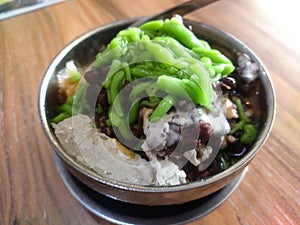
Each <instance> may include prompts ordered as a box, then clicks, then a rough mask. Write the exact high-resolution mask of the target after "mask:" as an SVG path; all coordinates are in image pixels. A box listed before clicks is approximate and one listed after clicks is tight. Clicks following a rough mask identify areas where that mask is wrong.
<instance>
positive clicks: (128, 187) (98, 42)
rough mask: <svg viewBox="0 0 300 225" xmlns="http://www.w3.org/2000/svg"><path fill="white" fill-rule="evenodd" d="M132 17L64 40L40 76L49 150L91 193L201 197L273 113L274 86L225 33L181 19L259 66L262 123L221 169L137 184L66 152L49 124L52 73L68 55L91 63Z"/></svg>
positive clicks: (133, 199) (236, 170) (125, 197)
mask: <svg viewBox="0 0 300 225" xmlns="http://www.w3.org/2000/svg"><path fill="white" fill-rule="evenodd" d="M135 21H136V19H129V20H123V21H118V22H114V23H111V24H108V25H105V26H102V27H99V28H97V29H95V30H92V31H90V32H88V33H86V34H83V35H82V36H80V37H78V38H77V39H76V40H74V41H73V42H71V43H70V44H69V45H67V46H66V47H65V48H64V49H63V50H62V51H61V52H60V53H59V54H58V55H57V56H56V58H55V59H54V60H53V61H52V63H51V64H50V66H49V67H48V69H47V71H46V72H45V75H44V78H43V80H42V83H41V86H40V92H39V99H38V104H39V113H40V119H41V123H42V126H43V128H44V131H45V134H46V136H47V138H48V140H49V142H50V143H51V145H52V146H53V148H54V150H55V153H56V154H57V155H58V156H59V157H60V159H61V160H62V161H63V163H64V165H65V166H66V168H67V169H68V170H69V171H70V172H71V173H72V174H73V175H74V176H75V177H77V178H78V179H79V180H80V181H82V182H83V183H85V184H86V185H88V186H89V187H91V188H92V189H94V190H96V191H97V192H99V193H102V194H104V195H106V196H109V197H111V198H113V199H118V200H120V201H125V202H130V203H136V204H143V205H170V204H181V203H184V202H188V201H192V200H195V199H199V198H201V197H204V196H207V195H209V194H211V193H213V192H215V191H217V190H219V189H221V188H223V187H224V186H226V185H227V184H228V183H229V182H231V181H232V180H233V179H234V178H235V177H237V176H238V175H239V174H241V173H242V171H243V170H244V168H245V167H246V166H247V165H248V164H249V162H250V161H251V160H252V159H253V157H254V156H255V155H256V154H257V152H258V151H259V149H261V147H262V145H263V144H264V142H265V140H266V138H267V137H268V134H269V132H270V130H271V127H272V124H273V120H274V116H275V95H274V89H273V86H272V82H271V80H270V77H269V76H268V74H267V71H266V69H265V68H264V66H263V64H262V62H261V61H260V60H259V59H258V57H257V56H256V55H255V54H254V53H253V52H252V51H251V50H250V49H249V48H248V47H247V46H245V45H244V44H243V43H241V42H240V41H239V40H237V39H236V38H234V37H232V36H231V35H229V34H227V33H225V32H222V31H220V30H218V29H216V28H214V27H211V26H209V25H205V24H202V23H199V22H195V21H190V20H185V23H186V24H187V25H191V26H192V29H193V32H194V33H195V34H196V35H198V36H199V37H201V38H203V39H205V40H207V41H208V42H209V43H210V44H211V45H212V46H213V47H215V48H217V49H220V50H221V51H223V52H224V53H225V54H226V55H227V56H228V57H229V58H230V59H232V60H233V61H235V60H236V54H237V53H238V52H245V53H247V54H248V55H249V56H250V57H251V58H252V60H254V61H255V62H256V63H257V64H258V65H259V71H260V72H259V73H260V74H259V80H260V82H261V85H262V87H263V88H262V89H263V90H262V92H261V98H260V99H261V104H262V105H263V108H264V109H265V110H264V111H263V112H262V113H263V115H262V123H261V127H260V128H259V133H258V138H257V140H256V142H255V143H254V145H253V147H252V148H251V150H250V151H249V152H248V153H247V154H246V155H245V156H244V157H243V158H241V159H240V160H239V161H238V162H237V163H235V164H234V165H233V166H231V167H230V168H228V169H227V170H225V171H223V172H221V173H219V174H216V175H214V176H212V177H209V178H208V179H205V180H199V181H196V182H191V183H188V184H184V185H177V186H167V187H165V186H155V187H149V186H139V185H132V184H124V183H120V182H116V181H112V180H107V179H106V178H103V177H101V176H100V175H98V174H97V173H95V172H94V171H93V170H91V169H88V168H86V167H85V166H84V165H81V164H80V163H79V162H77V161H76V160H74V159H73V158H71V157H70V156H69V155H68V154H66V152H65V150H64V148H63V146H62V145H61V144H60V143H59V141H58V139H57V138H56V137H55V134H54V132H53V129H52V128H51V125H50V124H49V117H48V116H49V115H48V112H49V109H50V108H51V107H53V106H55V105H56V104H57V102H58V100H57V81H56V78H55V74H56V73H57V72H58V71H59V70H60V69H62V68H63V67H64V66H65V64H66V62H68V61H69V60H74V61H75V62H78V63H79V64H81V65H89V64H90V63H91V62H93V60H94V58H95V55H96V54H97V52H98V50H99V48H101V46H103V44H107V43H108V42H109V41H110V40H111V39H112V38H113V37H114V36H115V35H116V33H117V32H118V31H119V30H121V29H123V28H126V27H127V26H129V25H130V24H131V23H133V22H135Z"/></svg>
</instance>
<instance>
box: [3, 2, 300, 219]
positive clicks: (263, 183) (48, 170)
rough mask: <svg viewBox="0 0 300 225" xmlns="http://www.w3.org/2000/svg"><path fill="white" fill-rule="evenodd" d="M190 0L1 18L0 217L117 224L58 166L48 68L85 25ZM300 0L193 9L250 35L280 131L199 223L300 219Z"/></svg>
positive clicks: (86, 6)
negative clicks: (81, 196)
mask: <svg viewBox="0 0 300 225" xmlns="http://www.w3.org/2000/svg"><path fill="white" fill-rule="evenodd" d="M181 2H184V1H181V0H163V1H162V0H151V1H148V0H139V1H136V0H73V1H67V2H64V3H61V4H57V5H53V6H50V7H48V8H43V9H41V10H38V11H34V12H31V13H28V14H24V15H20V16H17V17H14V18H10V19H7V20H3V21H0V224H1V225H2V224H3V225H19V224H20V225H31V224H32V225H43V224H49V225H50V224H53V225H65V224H67V225H69V224H70V225H79V224H80V225H81V224H83V225H95V224H104V225H106V224H110V223H109V222H106V221H104V220H103V219H99V218H97V217H95V216H93V215H92V214H91V213H89V212H88V211H87V210H85V209H84V208H83V207H82V206H81V205H80V204H79V203H78V202H77V201H76V200H75V199H74V198H73V196H72V195H71V194H70V193H69V191H68V190H67V188H66V187H65V185H64V184H63V182H62V180H61V178H60V176H59V173H58V171H57V168H56V165H55V161H54V152H53V150H52V149H51V147H50V145H49V144H48V142H47V140H46V138H45V136H44V133H43V131H42V128H41V125H40V121H39V116H38V110H37V95H38V89H39V84H40V82H41V79H42V76H43V73H44V71H45V70H46V68H47V66H48V65H49V64H50V62H51V60H52V59H53V57H55V55H56V54H57V53H58V52H59V51H60V50H61V49H62V48H63V47H64V46H65V45H66V44H67V43H69V42H70V41H71V40H73V39H74V38H76V37H77V36H78V35H80V34H82V33H84V32H87V31H89V30H91V29H93V28H96V27H98V26H101V25H104V24H106V23H109V22H113V21H116V20H119V19H124V18H129V17H136V16H144V15H151V14H153V13H156V12H159V11H161V10H164V9H167V8H169V7H171V6H174V5H176V4H178V3H181ZM297 4H298V3H297V1H293V0H286V1H279V0H264V1H261V0H247V1H243V0H222V1H220V2H218V3H216V4H214V5H211V6H209V7H206V8H205V9H202V10H199V11H197V12H194V13H192V14H190V15H188V16H187V18H190V19H194V20H198V21H201V22H204V23H207V24H210V25H213V26H215V27H217V28H220V29H222V30H224V31H226V32H228V33H230V34H232V35H234V36H235V37H237V38H239V39H240V40H241V41H243V42H244V43H245V44H247V45H248V46H249V47H250V48H251V49H252V50H253V51H254V52H255V53H256V54H257V55H258V57H259V58H260V59H261V60H262V61H263V62H264V64H265V66H266V68H267V69H268V71H269V73H270V76H271V78H272V80H273V83H274V87H275V92H276V98H277V115H276V120H275V123H274V127H273V129H272V132H271V134H270V136H269V138H268V140H267V142H266V143H265V145H264V146H263V148H262V149H261V151H260V152H259V153H258V155H257V156H256V157H255V158H254V159H253V161H252V162H251V163H250V166H249V171H248V173H246V176H245V177H244V179H243V181H242V183H241V184H240V186H239V187H238V189H237V190H236V191H235V192H234V193H233V195H231V197H230V198H229V199H228V200H227V201H226V202H225V203H223V204H222V205H221V206H220V207H218V208H217V209H216V210H215V211H213V212H212V213H210V214H208V215H207V216H205V217H203V218H201V219H199V220H197V221H194V222H192V223H190V225H196V224H212V225H215V224H228V225H234V224H247V225H254V224H272V225H273V224H293V225H296V224H299V221H300V172H299V171H300V144H299V143H300V103H299V101H300V100H299V99H300V81H299V77H300V76H299V71H300V63H299V62H300V41H299V40H300V31H299V25H298V23H297V21H299V12H298V11H299V10H298V8H299V7H298V5H297Z"/></svg>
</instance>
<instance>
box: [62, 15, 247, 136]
mask: <svg viewBox="0 0 300 225" xmlns="http://www.w3.org/2000/svg"><path fill="white" fill-rule="evenodd" d="M106 65H110V69H109V71H108V74H107V77H106V79H105V80H104V82H103V83H102V84H103V88H105V90H106V92H107V96H108V102H109V104H110V110H109V114H110V115H108V121H107V124H108V125H112V126H114V125H115V126H118V129H119V131H120V133H121V134H122V135H123V136H124V138H125V139H126V138H129V137H128V135H126V133H127V132H128V129H127V126H125V125H123V123H120V121H127V124H132V123H133V122H134V121H135V120H136V119H137V117H138V113H137V111H138V108H139V107H142V106H147V107H150V108H153V113H152V116H150V120H153V121H156V120H158V119H159V118H162V117H163V116H164V115H165V114H166V113H168V111H169V110H170V109H171V108H172V106H173V105H174V104H175V103H176V102H177V101H178V100H181V99H188V100H190V101H193V103H194V104H196V105H199V106H202V107H205V108H207V109H211V108H212V103H213V100H214V91H213V87H212V83H213V82H216V81H218V80H219V79H221V78H222V77H226V76H228V75H229V74H231V73H232V71H233V70H234V69H235V67H234V66H233V64H232V62H231V60H230V59H229V58H227V57H226V56H225V55H224V54H223V53H221V52H220V51H219V50H217V49H213V48H212V47H211V46H210V45H209V43H208V42H206V41H205V40H202V39H200V38H198V37H197V36H196V35H195V34H194V33H193V32H192V31H191V30H190V29H189V28H187V27H186V26H185V25H184V23H183V21H182V19H181V18H178V17H174V18H171V19H165V20H155V21H150V22H147V23H145V24H143V25H142V26H140V27H129V28H127V29H124V30H121V31H120V32H119V33H118V34H117V35H116V36H115V38H113V39H112V40H111V41H110V43H109V44H108V45H107V48H106V49H105V50H104V51H102V52H100V53H98V55H97V56H96V60H95V62H94V63H93V64H92V66H93V67H96V68H98V67H103V66H106ZM139 79H143V80H144V82H146V84H143V83H139V82H138V81H139ZM145 79H146V80H147V79H148V81H145ZM131 82H137V83H136V85H133V88H132V90H131V93H129V95H128V96H127V97H129V101H130V102H129V104H131V107H130V110H129V112H125V111H126V109H124V108H123V107H124V104H123V103H124V102H122V101H123V98H124V96H120V93H121V92H120V91H121V90H122V88H123V87H124V86H126V85H127V84H129V83H131ZM147 82H148V83H147ZM162 91H163V92H164V93H165V95H164V96H159V98H157V95H158V93H161V92H162ZM145 93H147V95H148V98H146V99H145V98H141V97H140V96H145ZM140 98H141V99H140ZM114 103H116V104H117V106H115V107H114V108H113V107H112V106H113V104H114ZM126 104H128V102H126ZM60 113H65V114H62V115H60V118H58V119H61V118H63V116H65V115H69V114H70V110H69V107H66V112H63V111H61V112H60ZM128 115H129V116H128ZM111 118H114V120H115V121H109V120H111ZM128 120H130V121H128ZM245 129H246V128H245ZM246 139H247V138H246ZM248 139H251V135H250V132H248Z"/></svg>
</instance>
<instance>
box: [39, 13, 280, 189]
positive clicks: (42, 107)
mask: <svg viewBox="0 0 300 225" xmlns="http://www.w3.org/2000/svg"><path fill="white" fill-rule="evenodd" d="M139 18H141V17H135V18H129V19H122V20H117V21H114V22H110V23H107V24H104V25H102V26H99V27H96V28H94V29H92V30H90V31H87V32H85V33H83V34H81V35H79V36H77V37H76V38H75V39H74V40H72V41H71V42H69V43H68V44H67V45H66V46H65V47H63V49H62V50H61V51H60V52H58V54H57V55H56V56H55V57H54V59H52V61H51V63H50V64H49V66H48V67H47V68H46V70H45V72H44V75H43V78H42V80H41V83H40V87H39V91H38V112H39V119H40V121H41V125H42V128H43V131H44V133H45V134H46V137H47V139H48V141H49V143H50V144H51V145H52V147H54V150H55V152H56V153H57V154H58V155H59V157H61V158H62V159H63V160H64V162H66V163H67V164H68V165H69V166H71V167H72V168H74V169H75V170H77V171H79V172H80V173H82V174H83V175H85V176H87V177H89V178H91V179H92V180H95V181H97V182H100V183H101V184H104V185H108V186H111V187H115V188H118V189H122V190H127V191H128V190H131V191H138V192H156V193H157V192H161V193H163V192H178V191H184V190H189V189H194V188H199V187H203V186H206V185H208V184H211V183H215V182H217V181H219V180H221V179H222V178H224V177H227V176H228V175H230V174H233V173H235V172H237V171H239V170H240V169H242V168H243V167H245V165H246V164H247V163H248V162H250V161H251V160H252V159H253V157H254V156H255V155H256V153H257V152H258V151H259V150H260V149H261V147H262V146H263V144H264V143H265V142H266V140H267V138H268V136H269V134H270V132H271V129H272V127H273V124H274V120H275V115H276V101H275V91H274V86H273V82H272V79H271V77H270V75H269V73H268V71H267V69H266V67H265V66H264V64H263V62H262V61H261V60H260V58H259V57H258V56H257V55H256V54H255V53H254V52H253V51H252V50H251V49H250V48H249V47H248V46H247V45H246V44H244V43H243V42H242V41H240V40H238V39H237V38H236V37H234V36H232V35H230V34H229V33H227V32H225V31H222V30H220V29H218V28H216V27H213V26H211V25H208V24H205V23H202V22H199V21H195V20H190V19H184V23H188V24H192V26H193V25H197V26H202V27H203V28H205V29H210V30H213V32H215V33H217V34H218V35H224V36H225V37H226V38H229V39H231V41H233V42H236V43H237V44H238V45H240V46H243V48H245V49H247V51H248V52H249V53H250V54H251V55H252V57H254V58H255V59H256V60H257V62H259V64H260V68H261V69H262V71H261V72H262V75H263V76H265V82H264V85H266V88H268V89H269V91H268V92H269V93H270V94H269V95H270V96H269V98H268V99H267V100H266V101H268V104H269V110H268V112H267V118H266V121H265V123H264V125H263V129H262V130H261V132H260V136H259V139H258V140H257V141H256V142H255V143H254V145H253V146H252V148H251V149H250V151H249V152H248V153H247V154H246V155H245V156H243V157H242V158H241V159H240V160H238V161H237V162H236V163H235V164H234V165H232V166H230V167H229V168H228V169H226V170H224V171H222V172H220V173H218V174H215V175H212V176H210V177H208V178H206V179H203V180H197V181H193V182H189V183H186V184H180V185H173V186H147V185H137V184H130V183H123V182H119V181H115V180H113V179H110V178H106V177H102V176H101V175H99V174H97V173H96V172H94V171H92V170H91V169H87V168H86V167H85V166H84V165H82V164H80V163H75V161H76V160H75V159H73V158H72V157H71V156H69V155H68V154H67V153H66V152H65V151H63V146H62V145H61V144H60V143H59V141H58V139H57V138H56V136H55V135H54V133H53V132H52V130H51V128H50V126H49V122H48V120H47V115H46V102H45V100H46V97H47V90H48V84H49V83H50V80H51V78H52V76H53V74H54V73H55V71H56V67H57V65H58V64H59V63H60V61H61V60H63V58H64V57H65V56H66V54H67V53H68V52H70V50H72V49H73V48H74V47H75V46H76V45H78V44H80V43H81V42H82V41H84V40H86V39H87V38H89V37H91V36H93V35H95V34H97V33H99V32H101V31H105V30H106V29H109V28H111V27H119V26H124V25H130V24H132V23H133V22H135V21H136V20H138V19H139Z"/></svg>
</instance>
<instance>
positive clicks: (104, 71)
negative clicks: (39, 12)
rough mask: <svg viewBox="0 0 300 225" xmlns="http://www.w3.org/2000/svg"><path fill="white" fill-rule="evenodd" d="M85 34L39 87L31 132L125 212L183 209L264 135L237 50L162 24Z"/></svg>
mask: <svg viewBox="0 0 300 225" xmlns="http://www.w3.org/2000/svg"><path fill="white" fill-rule="evenodd" d="M134 21H135V19H131V20H123V21H118V22H115V23H112V24H108V25H106V26H103V27H100V28H97V29H95V30H92V31H90V32H88V33H86V34H84V35H82V36H80V37H79V38H77V39H76V40H74V41H73V42H72V43H70V44H69V45H68V46H66V47H65V48H64V49H63V50H62V51H61V52H60V53H59V54H58V56H57V57H56V58H55V59H54V60H53V62H52V63H51V64H50V66H49V68H48V69H47V71H46V73H45V76H44V79H43V81H42V84H41V87H40V94H39V110H40V117H41V121H42V124H43V127H44V130H45V133H46V135H47V137H48V140H49V142H50V143H51V144H52V146H53V148H54V150H55V152H56V153H57V155H58V156H59V157H60V159H61V160H62V161H63V163H64V165H65V166H66V167H67V169H68V170H69V171H70V172H71V173H72V174H73V175H74V176H75V177H76V178H78V179H79V180H80V181H82V182H83V183H85V184H86V185H88V186H89V187H91V188H92V189H94V190H96V191H97V192H99V193H102V194H104V195H106V196H109V197H112V198H114V199H118V200H121V201H125V202H130V203H136V204H142V205H170V204H181V203H185V202H188V201H192V200H195V199H199V198H201V197H204V196H206V195H209V194H211V193H213V192H215V191H217V190H219V189H221V188H222V187H224V186H226V185H227V184H228V183H229V182H230V181H232V180H233V179H234V178H235V177H236V176H238V175H239V174H240V173H242V171H243V170H244V168H245V167H246V166H247V165H248V164H249V162H250V161H251V159H252V158H253V157H254V156H255V154H256V153H257V152H258V150H259V149H260V148H261V147H262V145H263V143H264V142H265V140H266V138H267V136H268V133H269V132H270V129H271V127H272V123H273V119H274V113H275V97H274V91H273V87H272V83H271V80H270V77H269V76H268V74H267V72H266V70H265V68H264V66H263V64H262V63H261V61H260V60H259V59H258V58H257V57H256V55H255V54H254V53H253V52H252V51H251V50H250V49H249V48H248V47H247V46H245V45H244V44H243V43H241V42H240V41H238V40H237V39H236V38H234V37H232V36H230V35H228V34H227V33H225V32H222V31H220V30H218V29H216V28H214V27H211V26H209V25H205V24H202V23H199V22H196V21H190V20H183V21H182V20H180V18H171V19H166V20H158V21H150V22H148V23H146V24H144V25H142V26H140V27H139V28H136V27H129V26H130V24H132V23H133V22H134Z"/></svg>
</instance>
